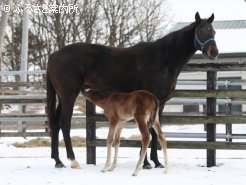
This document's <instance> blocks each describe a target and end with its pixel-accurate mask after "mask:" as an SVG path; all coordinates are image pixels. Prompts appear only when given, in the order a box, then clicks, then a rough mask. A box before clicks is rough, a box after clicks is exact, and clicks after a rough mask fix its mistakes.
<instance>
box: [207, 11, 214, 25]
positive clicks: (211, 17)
mask: <svg viewBox="0 0 246 185" xmlns="http://www.w3.org/2000/svg"><path fill="white" fill-rule="evenodd" d="M213 20H214V14H213V13H212V15H211V16H210V17H209V18H208V20H207V22H209V23H212V22H213Z"/></svg>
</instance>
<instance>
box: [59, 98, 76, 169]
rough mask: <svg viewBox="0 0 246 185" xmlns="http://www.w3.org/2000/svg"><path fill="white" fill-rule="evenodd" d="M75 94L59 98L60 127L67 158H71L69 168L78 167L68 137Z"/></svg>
mask: <svg viewBox="0 0 246 185" xmlns="http://www.w3.org/2000/svg"><path fill="white" fill-rule="evenodd" d="M76 97H77V95H74V94H73V95H70V96H64V97H63V99H62V100H61V103H62V107H61V122H60V124H61V129H62V133H63V138H64V142H65V146H66V150H67V158H68V159H69V160H71V168H80V165H79V163H78V162H77V161H76V160H75V156H74V152H73V148H72V142H71V137H70V129H71V119H72V114H73V106H74V102H75V99H76Z"/></svg>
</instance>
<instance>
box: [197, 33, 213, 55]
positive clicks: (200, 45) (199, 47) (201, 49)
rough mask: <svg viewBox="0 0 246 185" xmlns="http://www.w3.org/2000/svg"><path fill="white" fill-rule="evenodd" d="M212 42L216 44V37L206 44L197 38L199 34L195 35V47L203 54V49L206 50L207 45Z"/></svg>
mask: <svg viewBox="0 0 246 185" xmlns="http://www.w3.org/2000/svg"><path fill="white" fill-rule="evenodd" d="M210 41H214V42H215V39H214V37H211V38H209V39H208V40H206V41H205V42H201V41H200V40H199V38H198V36H197V32H196V33H195V39H194V45H195V48H196V49H197V50H200V51H201V52H203V49H204V48H205V46H206V44H207V43H209V42H210Z"/></svg>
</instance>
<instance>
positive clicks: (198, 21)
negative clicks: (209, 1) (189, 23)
mask: <svg viewBox="0 0 246 185" xmlns="http://www.w3.org/2000/svg"><path fill="white" fill-rule="evenodd" d="M195 19H196V23H200V22H201V17H200V15H199V12H196V15H195Z"/></svg>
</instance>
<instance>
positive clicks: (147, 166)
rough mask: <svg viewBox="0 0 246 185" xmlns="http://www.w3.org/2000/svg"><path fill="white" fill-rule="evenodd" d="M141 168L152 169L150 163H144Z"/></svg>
mask: <svg viewBox="0 0 246 185" xmlns="http://www.w3.org/2000/svg"><path fill="white" fill-rule="evenodd" d="M143 169H147V170H150V169H152V166H151V164H148V165H144V166H143Z"/></svg>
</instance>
